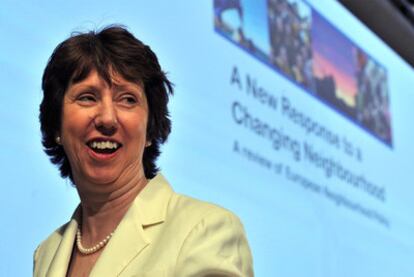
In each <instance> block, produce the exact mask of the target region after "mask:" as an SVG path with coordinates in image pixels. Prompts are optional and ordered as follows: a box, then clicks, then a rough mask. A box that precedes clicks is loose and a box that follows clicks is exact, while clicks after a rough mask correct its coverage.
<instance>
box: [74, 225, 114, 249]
mask: <svg viewBox="0 0 414 277" xmlns="http://www.w3.org/2000/svg"><path fill="white" fill-rule="evenodd" d="M113 234H114V232H112V233H110V234H109V235H107V236H106V238H104V239H103V240H101V241H100V242H98V243H97V244H96V245H95V246H92V247H89V248H85V247H83V245H82V242H81V241H82V235H81V231H80V228H78V230H77V232H76V246H77V247H78V250H79V252H81V253H82V254H83V255H89V254H93V253H95V252H98V251H99V250H100V249H101V248H103V247H104V246H105V245H106V244H107V243H108V241H109V240H110V239H111V237H112V235H113Z"/></svg>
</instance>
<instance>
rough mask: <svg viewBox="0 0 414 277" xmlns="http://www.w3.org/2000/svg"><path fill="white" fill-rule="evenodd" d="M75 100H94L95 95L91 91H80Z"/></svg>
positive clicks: (83, 101) (86, 101)
mask: <svg viewBox="0 0 414 277" xmlns="http://www.w3.org/2000/svg"><path fill="white" fill-rule="evenodd" d="M76 100H77V101H79V102H82V103H90V102H95V101H96V97H95V95H94V94H92V93H82V94H80V95H79V96H78V97H77V99H76Z"/></svg>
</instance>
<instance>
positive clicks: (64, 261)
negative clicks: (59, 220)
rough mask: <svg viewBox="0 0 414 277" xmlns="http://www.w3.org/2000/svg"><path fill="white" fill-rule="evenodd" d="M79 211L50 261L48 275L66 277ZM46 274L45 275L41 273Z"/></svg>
mask: <svg viewBox="0 0 414 277" xmlns="http://www.w3.org/2000/svg"><path fill="white" fill-rule="evenodd" d="M76 214H77V212H76V211H75V214H74V216H73V217H72V219H71V221H70V222H69V223H68V225H67V227H66V229H65V231H64V233H63V236H62V239H61V241H60V243H59V246H58V247H57V250H56V253H55V255H54V257H53V259H52V261H51V263H50V267H49V270H48V271H47V274H46V276H47V277H65V276H66V272H67V270H68V266H69V261H70V258H71V256H72V250H73V242H74V241H75V235H76V230H77V229H78V222H77V219H76V218H77V216H76ZM41 276H44V275H41Z"/></svg>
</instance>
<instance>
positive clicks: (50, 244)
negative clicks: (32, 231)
mask: <svg viewBox="0 0 414 277" xmlns="http://www.w3.org/2000/svg"><path fill="white" fill-rule="evenodd" d="M68 224H69V222H67V223H65V224H63V225H62V226H60V227H59V228H57V229H56V230H55V231H53V232H52V233H51V234H50V235H49V236H48V237H47V238H46V239H45V240H43V241H42V242H41V243H40V244H39V245H38V246H37V248H36V250H35V252H34V261H35V262H36V261H37V260H38V259H40V258H42V257H43V256H44V255H45V252H47V251H50V250H52V251H53V252H54V251H55V250H56V249H57V247H58V246H59V242H60V240H61V239H62V236H63V233H64V232H65V230H66V227H67V225H68Z"/></svg>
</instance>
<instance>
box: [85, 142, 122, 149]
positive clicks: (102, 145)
mask: <svg viewBox="0 0 414 277" xmlns="http://www.w3.org/2000/svg"><path fill="white" fill-rule="evenodd" d="M90 145H91V147H92V148H94V149H117V148H118V143H116V142H112V141H99V142H98V141H94V142H92V143H91V144H90Z"/></svg>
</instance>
